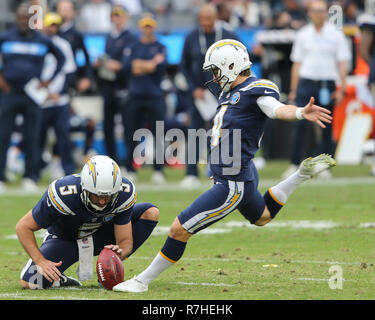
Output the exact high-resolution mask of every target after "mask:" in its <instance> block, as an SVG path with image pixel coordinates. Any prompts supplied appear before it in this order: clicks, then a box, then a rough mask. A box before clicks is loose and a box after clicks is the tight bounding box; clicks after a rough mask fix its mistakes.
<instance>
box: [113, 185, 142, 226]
mask: <svg viewBox="0 0 375 320" xmlns="http://www.w3.org/2000/svg"><path fill="white" fill-rule="evenodd" d="M136 201H137V192H136V190H135V186H134V184H133V183H132V182H131V181H130V180H128V179H125V178H123V179H122V190H121V191H120V199H119V202H118V207H117V208H116V215H115V218H114V223H115V224H127V223H129V222H130V220H131V209H132V208H133V206H134V204H135V203H136Z"/></svg>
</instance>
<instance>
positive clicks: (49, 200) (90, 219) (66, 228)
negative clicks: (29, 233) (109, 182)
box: [32, 175, 137, 240]
mask: <svg viewBox="0 0 375 320" xmlns="http://www.w3.org/2000/svg"><path fill="white" fill-rule="evenodd" d="M81 191H82V188H81V178H80V176H79V175H70V176H66V177H63V178H61V179H58V180H55V181H53V182H52V183H51V184H50V185H49V187H48V189H47V191H46V192H45V193H44V195H43V196H42V198H41V199H40V200H39V202H38V203H37V204H36V205H35V207H34V208H33V209H32V215H33V218H34V220H35V221H36V223H37V224H38V225H39V226H40V227H41V228H45V229H47V231H48V232H49V233H50V234H53V235H56V236H58V237H59V238H63V239H67V240H75V239H80V238H84V237H86V236H88V235H91V234H93V233H94V232H96V231H97V230H98V229H99V228H100V227H101V226H103V225H104V224H107V223H115V224H119V225H122V224H127V223H129V222H130V220H131V208H132V207H133V205H134V204H135V202H136V197H137V194H136V192H135V187H134V185H133V183H132V182H131V181H130V180H128V179H126V178H122V189H121V191H120V195H119V197H118V199H117V203H116V204H115V206H114V208H113V210H111V211H110V212H107V213H105V214H102V215H94V214H93V213H90V212H89V211H88V210H87V208H86V207H85V205H84V204H83V203H82V201H81Z"/></svg>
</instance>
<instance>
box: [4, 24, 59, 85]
mask: <svg viewBox="0 0 375 320" xmlns="http://www.w3.org/2000/svg"><path fill="white" fill-rule="evenodd" d="M47 53H52V54H53V55H54V56H55V57H56V61H57V65H56V69H55V72H54V74H53V75H52V78H54V77H55V76H56V75H57V74H58V73H59V72H60V71H61V69H62V67H63V65H64V62H65V57H64V55H63V53H62V52H61V51H60V50H59V48H57V47H56V46H55V45H54V43H53V42H52V41H51V39H49V38H48V37H46V36H45V35H43V34H41V33H39V32H38V31H35V30H31V31H30V32H29V33H27V34H26V35H25V34H22V33H20V32H19V30H18V29H17V28H16V27H15V28H12V29H10V30H8V31H5V32H4V33H2V34H1V35H0V54H1V55H2V62H3V63H2V68H1V69H2V73H3V75H4V78H5V79H6V80H7V81H8V82H9V84H10V85H11V86H12V87H13V88H16V89H18V90H19V89H22V88H23V86H24V85H25V84H26V83H27V82H28V81H29V80H30V79H32V78H33V77H36V78H40V75H41V72H42V69H43V64H44V58H45V56H46V55H47ZM48 80H49V79H48Z"/></svg>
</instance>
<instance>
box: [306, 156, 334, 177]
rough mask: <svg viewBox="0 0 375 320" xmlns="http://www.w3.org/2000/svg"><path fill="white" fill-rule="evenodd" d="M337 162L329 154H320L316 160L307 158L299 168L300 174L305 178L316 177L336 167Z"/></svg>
mask: <svg viewBox="0 0 375 320" xmlns="http://www.w3.org/2000/svg"><path fill="white" fill-rule="evenodd" d="M335 165H336V160H335V159H333V158H332V157H331V156H330V155H329V154H324V153H323V154H320V155H319V156H317V157H314V158H311V157H310V158H307V159H305V160H303V161H302V163H301V165H300V166H299V174H300V175H303V176H309V177H311V178H312V177H315V176H316V175H319V174H320V173H321V172H323V171H324V170H327V169H328V168H331V167H334V166H335Z"/></svg>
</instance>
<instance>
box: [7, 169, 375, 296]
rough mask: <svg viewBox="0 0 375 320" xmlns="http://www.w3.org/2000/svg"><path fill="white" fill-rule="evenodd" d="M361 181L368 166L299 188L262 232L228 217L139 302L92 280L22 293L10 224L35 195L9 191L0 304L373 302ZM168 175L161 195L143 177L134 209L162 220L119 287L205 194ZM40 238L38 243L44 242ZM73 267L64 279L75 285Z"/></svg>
mask: <svg viewBox="0 0 375 320" xmlns="http://www.w3.org/2000/svg"><path fill="white" fill-rule="evenodd" d="M286 166H287V164H286V163H284V162H272V163H268V165H267V167H266V168H265V169H263V170H262V171H260V179H261V184H260V190H261V191H262V192H264V191H265V190H266V188H268V187H270V186H272V185H273V184H275V183H276V182H277V181H278V180H279V177H280V174H281V172H282V171H283V170H284V169H285V167H286ZM368 172H369V168H368V167H367V166H358V167H347V166H342V167H337V168H335V169H334V170H333V174H334V178H333V179H331V180H313V181H309V182H307V183H305V184H304V185H302V186H301V187H299V188H298V189H297V190H296V192H295V193H294V194H293V195H292V196H291V198H290V199H289V201H288V203H287V205H286V206H285V208H283V210H282V211H281V212H280V213H279V214H278V216H277V217H276V219H275V220H274V221H272V222H271V223H270V224H269V225H267V226H265V227H254V226H250V225H249V224H248V223H247V222H246V221H245V220H244V219H243V218H242V216H241V215H240V214H239V213H238V212H237V211H235V212H233V213H231V214H230V215H229V216H227V217H226V218H225V219H223V220H221V221H220V222H218V223H216V224H214V225H212V226H211V227H209V228H208V229H206V232H202V233H200V234H197V235H196V236H194V237H192V238H191V240H190V241H189V243H188V245H187V249H186V251H185V254H184V256H183V258H182V259H181V260H180V261H179V262H178V263H177V264H176V265H175V266H173V267H171V268H170V269H168V270H167V271H166V272H164V273H162V274H161V275H160V277H159V278H157V279H156V280H155V281H154V282H152V283H151V284H150V287H149V291H148V292H146V293H141V294H126V293H116V292H112V291H107V290H104V289H102V288H99V286H98V285H97V278H96V273H95V272H94V277H93V279H92V280H90V281H87V282H84V283H83V287H81V288H78V289H77V288H74V289H73V288H69V289H68V288H66V289H51V290H21V289H20V288H19V275H20V271H21V269H22V267H23V265H24V264H25V263H26V261H27V259H28V256H27V255H26V253H25V252H24V251H23V249H22V247H21V245H20V244H19V242H18V240H17V238H16V237H15V224H16V222H17V221H18V219H19V218H20V217H22V216H23V215H24V214H25V213H26V212H27V211H28V210H29V209H30V208H32V207H33V205H34V204H35V203H36V202H37V201H38V199H39V197H40V194H35V195H23V194H22V193H21V192H19V191H17V185H13V186H11V188H13V189H14V191H11V192H9V193H8V194H6V195H3V196H0V201H1V219H0V299H10V300H14V299H40V300H49V299H52V300H60V299H69V300H70V299H125V300H135V299H141V300H181V299H199V300H207V299H208V300H260V299H288V300H299V299H324V300H325V299H374V298H375V277H374V271H375V248H374V238H375V178H373V177H370V176H369V175H368ZM166 174H167V178H168V181H170V183H169V184H168V185H166V186H165V187H155V186H151V185H149V184H147V180H148V178H149V176H150V170H148V169H145V170H142V172H141V174H140V177H139V183H138V184H137V189H138V202H142V201H149V202H153V203H155V204H156V205H157V206H158V207H159V208H160V212H161V216H160V222H159V224H158V228H157V230H155V232H154V234H153V235H152V236H151V237H150V238H149V240H148V241H147V242H146V243H145V244H144V245H143V246H142V247H141V248H140V249H139V250H138V251H137V252H136V253H135V254H134V255H133V256H132V257H131V258H130V259H129V260H127V261H125V262H124V267H125V278H126V279H128V278H130V277H132V276H133V275H135V274H137V273H139V272H141V271H142V270H143V269H144V268H145V267H146V266H148V264H149V263H150V262H151V260H152V259H153V258H154V256H155V254H156V253H157V252H158V250H160V248H161V247H162V245H163V243H164V241H165V238H166V234H167V232H168V227H169V226H170V224H171V223H172V221H173V219H174V217H175V216H176V215H177V214H178V213H179V212H180V211H181V210H183V209H184V208H185V207H187V206H188V205H189V204H190V203H191V202H192V201H193V200H194V199H195V198H196V197H197V196H198V195H199V194H200V193H201V192H202V191H204V190H205V189H207V188H208V187H209V182H205V183H204V188H203V189H201V190H193V191H189V190H181V189H178V188H177V187H176V186H177V183H178V181H179V180H180V179H181V178H182V176H183V171H182V170H172V169H168V170H167V172H166ZM37 239H38V242H39V243H40V242H41V240H42V233H38V235H37ZM332 266H334V268H336V269H335V270H337V268H341V270H342V275H343V282H342V289H339V288H336V289H332V288H330V286H329V279H330V277H332V276H335V274H336V272H333V273H330V272H329V270H330V268H331V267H332ZM76 267H77V265H73V266H72V267H71V268H69V269H68V270H67V271H66V274H68V275H71V276H75V270H76ZM93 268H94V266H93ZM334 284H339V282H334Z"/></svg>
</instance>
